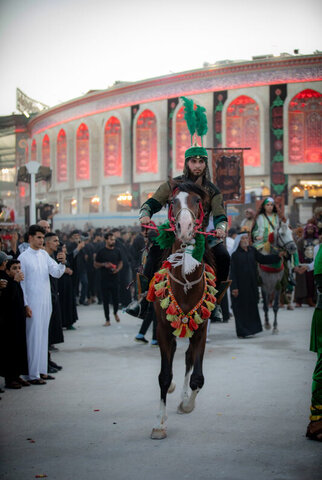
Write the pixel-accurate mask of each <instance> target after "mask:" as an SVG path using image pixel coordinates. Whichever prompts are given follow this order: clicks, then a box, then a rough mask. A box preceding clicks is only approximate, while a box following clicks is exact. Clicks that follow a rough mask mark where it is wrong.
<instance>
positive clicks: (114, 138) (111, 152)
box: [104, 117, 122, 177]
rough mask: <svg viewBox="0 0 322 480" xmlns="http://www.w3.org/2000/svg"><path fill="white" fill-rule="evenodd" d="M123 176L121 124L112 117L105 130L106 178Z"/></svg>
mask: <svg viewBox="0 0 322 480" xmlns="http://www.w3.org/2000/svg"><path fill="white" fill-rule="evenodd" d="M121 175H122V146H121V124H120V121H119V120H118V119H117V118H116V117H111V118H110V119H109V120H108V121H107V122H106V124H105V130H104V176H105V177H110V176H118V177H120V176H121Z"/></svg>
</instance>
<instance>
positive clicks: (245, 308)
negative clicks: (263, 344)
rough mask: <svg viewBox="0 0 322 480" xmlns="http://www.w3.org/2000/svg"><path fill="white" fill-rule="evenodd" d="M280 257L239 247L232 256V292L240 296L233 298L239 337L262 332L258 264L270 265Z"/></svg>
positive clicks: (252, 248) (250, 248)
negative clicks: (235, 291)
mask: <svg viewBox="0 0 322 480" xmlns="http://www.w3.org/2000/svg"><path fill="white" fill-rule="evenodd" d="M279 260H280V258H279V256H278V255H263V254H261V253H260V252H258V251H257V250H256V248H254V247H247V249H246V250H244V249H243V248H241V247H238V248H237V250H236V251H235V252H234V253H233V254H232V256H231V263H230V278H231V280H232V283H231V286H230V291H231V292H232V291H233V290H238V296H237V297H234V296H233V295H232V296H231V303H232V309H233V312H234V317H235V321H236V333H237V336H238V337H247V336H249V335H254V334H255V333H258V332H261V331H262V324H261V319H260V316H259V312H258V300H259V296H258V274H257V262H258V263H261V264H263V265H269V264H272V263H275V262H277V261H279Z"/></svg>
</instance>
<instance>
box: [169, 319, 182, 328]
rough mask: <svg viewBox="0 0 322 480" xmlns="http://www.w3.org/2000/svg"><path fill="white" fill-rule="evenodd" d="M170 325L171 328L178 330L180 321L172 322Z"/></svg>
mask: <svg viewBox="0 0 322 480" xmlns="http://www.w3.org/2000/svg"><path fill="white" fill-rule="evenodd" d="M170 325H171V327H172V328H179V327H180V325H181V320H176V321H174V322H171V323H170Z"/></svg>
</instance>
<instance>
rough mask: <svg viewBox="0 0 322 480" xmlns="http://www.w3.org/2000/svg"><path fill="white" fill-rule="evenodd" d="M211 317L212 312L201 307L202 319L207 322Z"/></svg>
mask: <svg viewBox="0 0 322 480" xmlns="http://www.w3.org/2000/svg"><path fill="white" fill-rule="evenodd" d="M209 317H210V312H209V310H208V308H206V307H204V306H203V305H201V318H203V320H206V319H207V318H209Z"/></svg>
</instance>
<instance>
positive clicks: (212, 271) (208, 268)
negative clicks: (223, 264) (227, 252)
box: [205, 263, 216, 275]
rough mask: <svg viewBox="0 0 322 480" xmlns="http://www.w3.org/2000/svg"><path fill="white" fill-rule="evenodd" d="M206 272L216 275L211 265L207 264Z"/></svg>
mask: <svg viewBox="0 0 322 480" xmlns="http://www.w3.org/2000/svg"><path fill="white" fill-rule="evenodd" d="M205 270H206V272H210V273H212V274H213V275H216V274H215V270H214V269H213V268H211V267H210V265H208V263H205Z"/></svg>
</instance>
